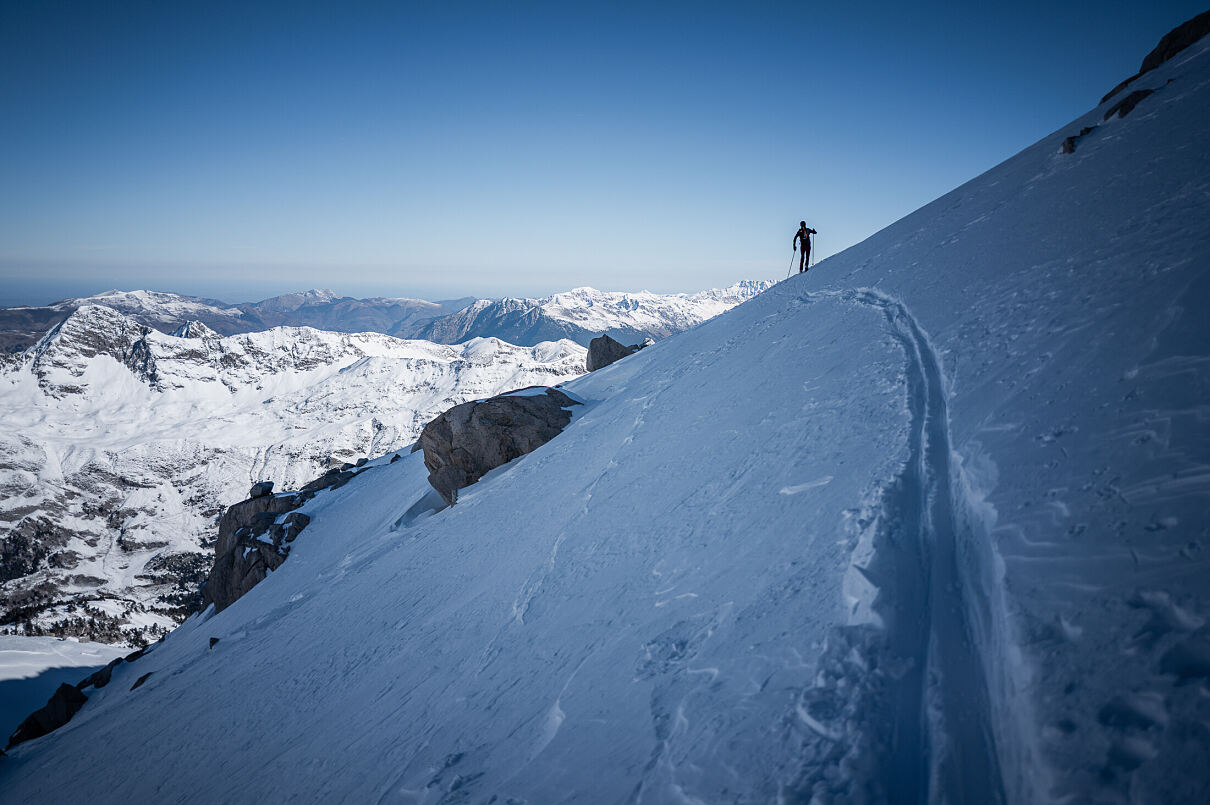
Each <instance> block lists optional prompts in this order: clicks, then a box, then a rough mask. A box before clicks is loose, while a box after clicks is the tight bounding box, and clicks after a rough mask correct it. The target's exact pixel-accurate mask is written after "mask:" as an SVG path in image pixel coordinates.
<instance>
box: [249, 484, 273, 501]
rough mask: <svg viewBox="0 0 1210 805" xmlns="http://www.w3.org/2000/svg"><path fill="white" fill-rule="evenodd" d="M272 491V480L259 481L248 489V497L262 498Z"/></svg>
mask: <svg viewBox="0 0 1210 805" xmlns="http://www.w3.org/2000/svg"><path fill="white" fill-rule="evenodd" d="M272 493H273V482H272V481H261V482H260V483H257V484H252V488H251V489H249V490H248V497H249V498H263V497H264V496H265V495H270V494H272Z"/></svg>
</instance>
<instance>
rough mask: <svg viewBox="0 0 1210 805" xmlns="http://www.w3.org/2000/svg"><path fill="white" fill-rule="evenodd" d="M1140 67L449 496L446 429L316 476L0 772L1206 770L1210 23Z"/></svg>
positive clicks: (623, 375) (529, 788)
mask: <svg viewBox="0 0 1210 805" xmlns="http://www.w3.org/2000/svg"><path fill="white" fill-rule="evenodd" d="M1168 79H1172V81H1171V83H1166V82H1167V81H1168ZM1136 83H1137V84H1139V85H1140V86H1145V87H1146V88H1153V89H1155V90H1156V92H1155V93H1154V94H1153V95H1151V96H1150V97H1148V98H1147V99H1145V100H1144V101H1143V102H1142V103H1141V104H1140V105H1139V106H1138V107H1137V108H1136V109H1135V110H1134V111H1133V112H1132V113H1131V114H1130V115H1129V116H1127V117H1125V118H1114V119H1111V120H1109V121H1101V117H1102V114H1103V112H1104V108H1101V109H1097V110H1094V111H1093V112H1090V113H1089V114H1088V115H1086V116H1084V117H1083V118H1081V119H1079V120H1077V121H1075V122H1074V123H1073V124H1072V125H1071V126H1070V127H1066V128H1065V129H1063V130H1061V131H1059V132H1056V133H1055V134H1054V135H1052V136H1049V137H1047V138H1045V139H1043V140H1042V141H1041V142H1039V143H1037V144H1035V145H1034V146H1031V147H1030V148H1027V149H1026V150H1024V151H1023V152H1022V153H1021V154H1019V155H1017V156H1016V157H1014V158H1012V159H1010V160H1008V161H1007V162H1005V163H1004V164H1002V165H1000V166H997V167H996V168H994V169H992V170H991V171H989V172H987V173H986V174H984V175H982V176H980V177H978V178H977V179H975V180H973V181H972V182H970V183H968V184H967V185H964V186H963V187H961V188H958V189H957V190H955V191H953V192H952V193H950V194H948V195H946V196H944V197H942V198H941V199H938V200H937V201H936V202H934V203H932V204H930V205H928V206H927V207H925V208H923V209H921V210H919V211H918V212H916V213H914V214H912V215H910V216H908V217H907V218H905V219H903V220H901V221H900V222H898V223H896V224H894V225H892V226H891V227H888V228H887V229H886V230H883V231H882V232H880V233H878V234H877V235H875V236H873V237H871V238H870V239H869V240H867V241H865V242H864V243H862V244H859V245H858V246H856V247H854V248H852V249H850V250H848V251H846V252H844V253H843V254H840V255H838V256H836V257H833V258H831V259H829V260H827V261H825V262H823V263H821V264H820V265H819V266H818V267H817V268H815V269H813V270H812V271H811V272H810V273H808V274H806V275H801V276H796V277H794V278H792V279H790V280H787V281H786V282H784V283H781V284H779V285H778V286H777V287H775V288H774V289H772V290H770V291H768V292H766V293H763V294H761V295H759V296H757V297H756V298H754V299H752V300H751V301H749V302H747V303H745V304H743V305H741V306H739V307H737V308H735V309H733V310H731V311H730V312H728V313H726V314H724V315H722V316H719V317H718V318H716V319H713V320H711V321H709V322H707V323H706V324H704V325H702V326H700V327H698V328H696V329H694V330H691V331H689V332H686V333H683V334H681V335H678V336H674V337H672V338H669V339H666V340H664V341H662V342H660V343H658V344H656V345H655V346H653V347H651V348H649V349H646V350H644V351H643V352H641V353H639V354H637V355H634V356H632V357H628V358H626V359H624V360H623V361H621V362H619V363H617V364H614V365H612V366H610V367H608V368H606V369H604V370H602V371H600V372H596V373H593V374H591V375H588V376H586V377H583V378H581V379H579V380H576V381H573V382H570V383H567V384H565V386H564V388H565V389H566V390H567V391H568V392H569V393H572V394H575V395H577V396H578V397H579V398H580V399H582V400H583V401H584V402H585V409H584V410H583V411H578V413H577V416H576V418H575V420H574V421H573V422H572V424H571V425H570V426H569V427H568V428H567V429H566V430H565V431H564V433H563V434H562V435H560V436H559V437H557V438H555V439H554V440H553V441H551V442H550V443H548V444H547V445H545V446H543V447H542V448H540V449H539V450H537V451H535V452H534V453H532V454H530V455H529V456H526V457H524V458H522V459H520V460H518V461H516V462H514V463H513V464H512V465H509V466H508V467H506V468H503V469H502V470H501V471H497V472H496V473H494V474H492V475H490V476H489V477H487V478H485V479H484V480H483V481H481V482H480V483H479V484H477V485H475V486H473V487H470V488H468V489H466V490H463V493H462V495H461V496H460V502H459V504H458V505H457V506H456V507H454V508H452V509H449V510H446V511H443V512H439V513H436V514H433V515H429V516H422V517H415V516H409V512H416V511H419V509H418V508H415V504H416V503H417V502H418V501H419V500H420V499H421V498H422V497H423V496H424V495H425V494H426V492H427V490H426V488H425V485H424V470H423V466H422V464H421V462H420V456H419V455H412V456H410V457H408V458H406V459H405V460H402V461H399V462H396V463H395V464H389V463H387V462H386V461H385V460H384V461H379V462H376V463H375V465H374V466H373V467H372V468H371V469H369V470H368V471H366V472H364V473H362V475H361V476H359V477H358V478H357V479H356V480H355V481H354V482H352V483H350V484H348V485H347V486H345V487H343V488H341V489H339V490H336V491H334V492H331V493H328V494H325V495H321V496H319V497H317V498H316V499H315V500H314V501H312V502H311V503H310V504H309V508H308V512H309V513H310V514H311V516H312V518H313V519H312V522H311V525H310V526H309V527H308V529H307V531H306V532H304V533H303V535H302V536H301V537H300V538H299V539H298V540H297V541H296V542H295V543H294V547H293V550H292V553H291V556H290V559H289V561H287V562H286V563H285V564H284V565H283V566H282V567H281V568H280V569H279V570H278V571H276V572H275V573H273V574H272V575H271V576H270V577H269V578H268V579H266V580H265V581H264V582H263V583H262V584H260V585H259V586H258V587H256V588H255V589H254V590H253V591H252V592H251V593H250V594H249V595H248V596H246V597H245V598H243V599H241V600H240V601H238V602H237V603H236V604H235V605H233V606H231V607H230V608H228V609H227V610H225V611H224V612H222V613H220V614H219V615H216V616H213V617H209V618H203V617H195V618H194V619H191V620H190V621H189V622H187V623H186V624H184V625H183V626H182V627H180V628H179V629H178V630H177V631H176V632H175V633H173V634H172V635H170V636H169V637H168V638H167V639H166V640H165V641H164V642H163V643H162V644H161V645H159V646H158V647H157V648H156V649H155V650H153V651H152V652H150V653H149V654H148V655H147V656H146V657H144V658H143V659H140V660H139V661H138V662H137V663H134V664H132V665H130V666H129V667H122V668H120V669H119V670H118V671H116V672H115V675H114V679H115V682H114V683H111V684H110V685H109V686H108V687H106V688H105V689H104V690H101V691H97V692H95V693H93V694H91V695H92V699H91V700H90V701H89V703H88V704H87V705H86V706H85V707H84V709H83V710H82V711H81V712H80V713H79V714H78V715H77V716H76V718H75V720H73V721H72V722H71V723H70V724H69V725H68V726H67V727H65V728H63V729H61V730H60V731H58V732H56V733H54V734H52V735H50V736H47V737H46V738H43V739H40V740H38V741H35V742H32V743H30V744H26V745H23V746H21V747H19V748H17V749H16V750H14V752H13V753H12V754H11V756H10V757H9V758H8V759H6V760H5V761H4V763H3V764H2V765H0V786H2V787H3V790H4V791H5V794H6V796H7V797H10V798H12V799H13V800H14V801H23V802H50V801H61V800H64V799H68V798H73V799H77V800H87V801H97V802H106V801H127V800H131V799H134V800H139V801H146V800H173V801H182V802H211V801H245V802H246V801H288V800H308V801H315V800H348V801H359V802H360V801H375V802H407V803H438V802H492V801H494V802H530V803H537V802H553V801H591V802H631V803H638V802H717V801H729V802H769V801H782V802H853V801H858V802H861V801H911V802H921V801H930V802H980V803H994V802H1001V801H1010V802H1022V803H1033V802H1093V801H1096V802H1123V803H1124V802H1131V803H1147V802H1203V801H1206V800H1207V798H1208V797H1210V773H1208V772H1207V770H1206V766H1205V754H1206V751H1207V749H1208V748H1210V731H1208V730H1207V727H1206V725H1207V724H1208V723H1210V690H1208V688H1207V685H1208V681H1210V637H1208V634H1207V625H1206V624H1207V618H1210V589H1208V586H1207V582H1206V579H1207V578H1208V576H1207V572H1208V571H1210V552H1208V550H1207V547H1208V546H1207V544H1206V541H1207V538H1208V535H1207V532H1206V529H1207V522H1208V518H1207V513H1208V512H1207V504H1208V502H1210V408H1208V407H1207V400H1208V399H1210V394H1208V393H1207V392H1208V391H1210V389H1208V388H1207V386H1208V384H1210V374H1208V371H1207V369H1208V366H1210V322H1208V320H1207V318H1206V317H1205V315H1204V311H1203V308H1204V305H1205V303H1206V301H1207V299H1208V298H1210V151H1208V150H1207V149H1206V148H1205V142H1206V134H1207V131H1208V129H1210V43H1206V42H1203V43H1201V44H1198V45H1195V46H1194V47H1192V48H1190V49H1189V50H1188V51H1186V52H1185V53H1184V54H1182V55H1181V56H1178V57H1177V58H1176V59H1174V60H1173V61H1171V62H1169V63H1168V64H1166V65H1164V66H1162V67H1161V68H1159V69H1157V70H1155V71H1153V72H1152V73H1148V74H1146V75H1145V76H1143V77H1142V78H1140V79H1139V80H1138V81H1137V82H1136ZM1111 102H1112V101H1111ZM1094 122H1097V123H1100V125H1099V127H1098V128H1097V129H1096V131H1095V132H1094V133H1092V134H1090V135H1088V136H1086V137H1085V138H1083V139H1082V140H1081V142H1080V143H1079V145H1078V148H1077V149H1076V151H1075V153H1074V154H1068V155H1064V154H1060V142H1061V140H1062V139H1063V138H1064V137H1066V136H1068V135H1070V134H1073V133H1075V132H1078V131H1079V130H1080V129H1081V128H1083V127H1085V126H1089V125H1092V124H1093V123H1094ZM211 637H218V638H220V642H219V643H218V644H216V645H215V646H214V647H213V649H211V648H209V647H208V640H209V638H211ZM147 673H150V674H151V676H150V677H148V678H147V681H146V684H144V685H143V686H142V687H140V688H138V689H137V690H134V691H131V690H129V688H130V684H129V683H130V682H132V681H133V679H134V678H135V677H136V676H142V675H144V674H147ZM250 680H255V681H256V684H250V683H249V681H250Z"/></svg>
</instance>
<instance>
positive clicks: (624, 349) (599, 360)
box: [586, 333, 643, 372]
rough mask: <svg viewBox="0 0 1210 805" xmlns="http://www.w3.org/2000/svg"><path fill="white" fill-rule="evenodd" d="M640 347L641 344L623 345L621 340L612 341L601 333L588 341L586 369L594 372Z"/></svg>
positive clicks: (631, 353) (641, 346)
mask: <svg viewBox="0 0 1210 805" xmlns="http://www.w3.org/2000/svg"><path fill="white" fill-rule="evenodd" d="M642 348H643V345H642V344H631V345H630V346H625V345H624V344H622V343H621V342H619V341H614V340H613V339H612V338H610V337H609V336H608V335H606V334H604V333H601V335H599V336H597V337H596V338H594V339H592V340H591V341H589V342H588V358H587V359H586V365H587V368H588V371H590V372H595V371H596V370H598V369H601V368H603V367H606V366H608V365H609V364H611V363H614V362H615V361H620V360H621V359H622V358H625V357H626V356H627V355H633V354H634V353H636V352H638V351H639V350H640V349H642Z"/></svg>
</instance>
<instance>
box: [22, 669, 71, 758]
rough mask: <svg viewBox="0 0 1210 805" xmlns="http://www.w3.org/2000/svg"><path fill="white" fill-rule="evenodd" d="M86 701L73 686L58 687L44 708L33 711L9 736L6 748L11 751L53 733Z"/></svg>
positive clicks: (69, 719)
mask: <svg viewBox="0 0 1210 805" xmlns="http://www.w3.org/2000/svg"><path fill="white" fill-rule="evenodd" d="M86 701H88V697H87V696H85V695H84V694H83V693H81V692H80V690H79V688H77V687H75V686H74V685H68V684H67V683H66V682H65V683H63V684H62V685H59V689H58V690H56V691H55V693H54V695H53V696H51V697H50V701H48V702H47V703H46V706H45V707H43V708H42V709H41V710H35V711H34V712H33V713H32V714H31V715H30V716H29V717H28V718H26V719H25V720H24V721H22V722H21V725H20V726H18V727H17V729H16V731H15V732H13V734H12V735H11V736H9V739H8V747H7V748H8V749H12V748H13V747H14V746H16V745H17V744H19V743H24V742H25V741H32V740H33V739H34V738H41V737H42V736H43V735H46V734H47V733H50V732H54V731H55V730H57V729H58V728H59V727H62V726H63V725H64V724H66V723H67V722H68V721H71V717H72V716H74V715H75V714H76V712H77V711H79V709H80V708H81V707H83V706H84V702H86Z"/></svg>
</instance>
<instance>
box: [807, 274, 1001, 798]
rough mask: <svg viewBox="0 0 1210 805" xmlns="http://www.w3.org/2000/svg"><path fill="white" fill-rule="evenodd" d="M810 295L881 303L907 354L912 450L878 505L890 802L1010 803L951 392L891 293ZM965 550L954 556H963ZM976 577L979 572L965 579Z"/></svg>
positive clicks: (982, 556) (983, 571)
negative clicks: (887, 572) (903, 666)
mask: <svg viewBox="0 0 1210 805" xmlns="http://www.w3.org/2000/svg"><path fill="white" fill-rule="evenodd" d="M800 298H801V299H802V301H804V302H807V303H808V304H809V303H811V302H812V301H816V300H820V299H830V300H837V301H840V302H844V303H849V304H856V305H860V306H863V307H870V308H875V309H877V310H879V311H881V312H882V314H883V316H885V318H886V320H887V323H888V324H889V326H890V333H891V335H892V336H893V337H894V338H895V339H896V340H897V341H898V342H899V344H900V346H901V348H902V349H903V352H904V358H905V374H906V384H907V400H908V405H909V409H910V411H911V421H912V429H911V432H910V434H909V455H910V458H909V460H908V463H907V465H906V466H905V467H904V470H903V473H902V474H901V475H900V476H899V477H898V478H897V479H896V481H895V484H894V491H895V494H894V495H892V496H891V498H890V501H889V503H890V507H889V508H888V510H887V511H886V512H885V513H884V514H885V519H886V521H887V523H886V528H887V532H888V533H887V534H886V538H887V542H888V544H889V547H890V549H891V551H892V552H893V554H894V556H893V566H894V568H895V572H894V580H893V583H892V585H891V586H892V589H893V591H894V592H893V600H892V601H891V602H890V603H889V607H890V609H891V613H890V614H891V617H890V618H889V621H888V624H887V626H888V631H889V634H888V641H889V643H890V646H891V648H892V650H893V651H894V653H895V654H897V655H898V656H900V657H904V658H910V659H911V660H912V665H911V667H910V668H909V669H908V670H907V671H906V672H905V673H903V674H902V676H900V677H899V678H898V679H897V680H894V681H893V682H892V690H891V691H890V697H889V698H890V703H891V708H892V718H893V719H894V722H895V723H894V737H893V740H892V747H891V753H890V756H889V757H885V758H882V759H881V760H880V762H879V767H880V768H879V776H880V777H881V778H882V781H883V791H884V792H885V793H886V795H887V797H888V801H890V802H893V803H960V802H980V803H987V805H996V804H998V803H1005V802H1007V801H1008V796H1007V794H1006V789H1005V784H1004V780H1003V777H1002V772H1001V768H1000V761H999V755H998V753H997V748H996V741H995V736H994V734H993V721H994V718H993V716H994V712H996V711H998V712H1001V713H1003V712H1009V711H1008V710H1007V709H1006V708H1004V707H1000V708H995V710H994V709H993V707H992V704H991V698H990V696H989V682H988V678H987V674H988V669H986V668H985V667H984V665H983V661H982V660H981V656H983V655H985V654H986V656H989V657H998V656H1001V655H1002V654H1003V652H1002V651H991V652H988V649H989V648H991V649H995V648H999V647H997V646H987V645H985V644H986V643H987V641H988V640H991V639H992V638H991V637H989V636H988V634H989V630H988V628H987V626H986V621H987V619H988V617H989V614H988V612H989V607H990V597H989V593H988V591H985V590H981V589H979V586H978V584H979V581H980V579H981V578H983V579H986V578H995V577H996V575H995V574H994V573H991V572H989V569H988V568H985V567H976V568H975V569H974V572H973V573H971V572H970V571H968V572H965V573H964V570H963V563H962V562H961V559H962V558H969V557H968V556H967V555H968V554H969V555H970V556H973V557H974V558H975V561H976V563H979V562H980V561H981V560H982V561H983V562H986V561H987V560H988V556H989V554H988V552H987V551H983V550H980V549H979V548H978V547H977V546H973V545H971V544H969V543H971V542H972V541H974V540H978V539H986V538H987V535H986V534H980V533H976V532H975V529H974V528H972V527H971V523H970V518H969V517H968V516H964V515H963V511H965V510H966V509H968V508H969V506H967V505H966V504H967V502H966V501H965V500H963V499H962V498H963V495H964V492H963V491H962V490H963V489H964V487H963V486H962V485H961V484H955V477H954V473H955V469H954V466H953V465H952V464H951V460H950V459H951V455H952V448H951V444H950V436H949V413H948V405H947V400H948V392H947V384H946V382H945V377H944V374H943V372H942V370H941V361H940V359H939V356H938V354H937V352H936V350H935V349H934V348H933V346H932V344H931V343H930V341H929V339H928V336H927V334H926V333H925V331H924V328H923V327H922V326H921V325H920V323H919V322H918V321H917V320H916V319H915V317H913V316H912V315H911V313H910V312H909V311H908V309H907V307H906V306H905V305H904V304H903V303H902V302H901V301H899V300H897V299H895V298H893V297H891V296H889V295H887V294H884V293H882V292H880V291H878V290H875V289H870V288H863V289H855V290H851V291H839V292H828V291H823V292H814V293H807V294H804V295H803V296H802V297H800ZM960 554H961V556H960ZM971 575H973V576H975V578H970V576H971Z"/></svg>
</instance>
